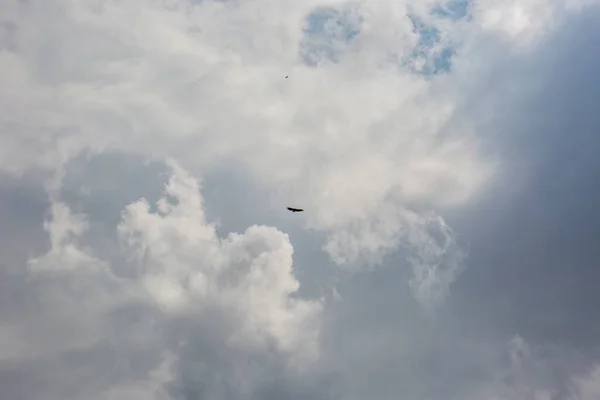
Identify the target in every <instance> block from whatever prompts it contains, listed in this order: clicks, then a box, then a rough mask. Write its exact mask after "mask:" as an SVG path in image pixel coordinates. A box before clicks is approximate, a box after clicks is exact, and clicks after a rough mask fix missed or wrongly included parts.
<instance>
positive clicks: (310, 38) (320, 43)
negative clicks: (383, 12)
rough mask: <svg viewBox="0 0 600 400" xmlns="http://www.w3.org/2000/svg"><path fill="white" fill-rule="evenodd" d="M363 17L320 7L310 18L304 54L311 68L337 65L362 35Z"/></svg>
mask: <svg viewBox="0 0 600 400" xmlns="http://www.w3.org/2000/svg"><path fill="white" fill-rule="evenodd" d="M361 22H362V21H361V18H360V17H359V16H357V15H356V14H354V13H353V12H352V10H336V9H333V8H320V9H317V10H315V11H313V12H312V13H310V14H309V15H308V16H307V18H306V28H305V29H304V39H303V40H302V43H301V46H300V51H301V53H302V58H303V59H304V61H305V62H306V63H307V64H309V65H317V64H319V63H320V62H321V61H333V62H337V61H338V60H339V56H340V55H341V53H342V52H343V51H344V50H345V49H346V47H347V46H348V44H349V43H350V42H351V41H352V40H353V39H354V38H355V37H356V36H357V35H358V34H359V33H360V24H361Z"/></svg>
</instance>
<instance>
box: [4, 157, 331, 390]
mask: <svg viewBox="0 0 600 400" xmlns="http://www.w3.org/2000/svg"><path fill="white" fill-rule="evenodd" d="M172 168H173V175H172V176H171V178H170V180H169V182H168V184H167V185H166V186H165V197H163V198H161V199H160V200H159V201H158V203H157V205H156V211H151V210H150V205H149V204H148V202H147V201H146V200H144V199H142V200H139V201H137V202H135V203H132V204H130V205H129V206H127V207H126V209H125V210H124V211H123V216H122V220H121V223H120V224H119V225H118V232H119V235H120V237H121V240H122V243H123V245H124V246H125V249H126V251H127V254H128V255H130V256H131V258H130V262H131V263H135V264H136V265H137V267H138V268H137V274H135V276H133V277H130V278H122V277H119V276H118V275H116V274H115V273H114V270H115V269H119V268H122V267H124V266H119V265H110V264H109V262H107V261H106V260H103V259H101V258H97V257H95V256H94V255H92V252H93V249H92V248H88V244H85V243H83V242H82V235H83V233H84V232H85V231H86V230H87V229H88V228H89V223H88V222H87V221H86V218H85V216H84V215H81V214H77V213H74V212H73V211H72V210H70V208H69V207H68V206H67V205H65V204H64V203H61V202H53V204H52V206H51V209H50V212H49V215H48V217H47V220H46V223H45V224H44V228H45V230H46V231H47V233H48V236H49V238H50V249H49V250H48V252H47V253H45V254H44V255H42V256H41V257H37V258H35V259H33V260H31V263H30V268H29V272H28V276H29V277H28V278H27V279H28V280H29V281H30V282H31V285H33V286H32V288H31V289H32V291H31V293H30V295H33V296H35V298H36V300H37V301H38V302H40V305H39V307H38V308H37V310H36V312H35V313H34V314H33V315H25V316H24V317H25V318H26V320H24V321H23V320H21V321H20V322H19V323H18V324H15V325H14V326H11V324H5V325H4V327H3V328H4V329H3V333H4V335H3V336H4V338H5V340H4V343H5V344H6V350H5V351H8V352H9V353H8V354H4V356H3V360H4V361H3V365H4V366H5V367H6V369H7V370H10V371H13V373H17V374H20V375H21V374H22V376H24V377H25V379H28V380H36V381H37V380H39V381H41V382H46V383H43V384H42V385H41V386H40V387H34V388H31V389H26V390H24V393H27V395H28V396H30V397H28V398H36V397H37V396H38V395H40V393H42V392H46V395H45V397H46V398H60V393H62V392H63V391H64V393H67V396H70V397H69V398H81V397H82V396H83V397H89V398H107V396H108V398H117V397H118V396H122V395H125V394H127V395H131V396H138V397H134V398H157V399H158V398H171V397H161V396H167V394H166V393H170V395H169V396H175V398H177V396H179V395H178V394H177V393H183V392H185V391H189V390H200V391H202V393H206V396H207V397H206V398H220V397H219V396H222V395H224V394H223V393H231V395H234V396H253V395H255V392H257V391H259V390H264V388H261V385H262V386H268V385H269V381H270V380H271V379H272V376H273V375H275V374H278V373H282V371H285V369H286V368H289V369H290V370H293V371H297V373H298V374H301V373H302V371H304V370H305V369H306V367H307V366H308V365H310V363H311V362H314V360H315V359H316V358H317V357H318V355H319V351H318V343H317V339H318V322H319V313H320V309H321V304H320V303H319V302H318V301H308V300H302V299H299V298H294V297H293V294H294V292H296V291H297V289H298V281H297V280H296V279H295V277H294V275H293V271H292V262H293V261H292V253H293V248H292V245H291V244H290V242H289V238H288V237H287V235H285V234H284V233H282V232H280V231H278V230H277V229H275V228H268V227H264V226H263V227H261V226H253V227H250V228H248V230H247V231H246V232H244V233H240V234H237V233H232V234H230V235H229V236H228V237H227V238H219V237H218V235H217V234H216V232H215V229H214V226H213V225H212V224H211V223H210V222H209V221H207V219H206V217H205V214H204V211H203V200H202V197H201V194H200V192H199V190H200V188H199V184H198V182H197V181H196V180H195V179H194V178H192V177H191V176H190V175H189V174H188V173H187V172H186V171H184V170H183V169H181V168H180V167H179V166H177V165H176V164H172ZM92 245H93V243H92ZM41 327H44V328H43V329H40V328H41ZM27 343H30V346H28V345H27ZM31 345H34V347H32V346H31ZM197 346H198V347H205V348H207V349H209V348H210V352H211V353H210V354H212V355H210V356H208V355H207V354H203V356H202V357H201V358H200V359H197V358H195V357H192V358H190V356H189V354H192V355H193V354H194V351H198V349H194V347H197ZM206 346H208V347H206ZM27 347H29V348H28V349H27V350H25V349H26V348H27ZM73 357H75V358H73ZM206 357H209V358H208V359H207V358H206ZM136 359H139V362H140V363H142V364H140V365H136V364H135V363H136ZM37 360H43V362H42V363H41V364H37ZM265 361H266V363H264V362H265ZM53 363H54V364H56V365H57V369H56V371H58V373H59V375H55V374H53V373H52V371H53V369H52V368H51V369H48V368H47V367H48V366H50V365H52V364H53ZM122 363H123V364H122ZM132 363H133V364H132ZM256 363H260V365H258V366H256V367H254V366H253V365H255V364H256ZM307 363H308V364H307ZM111 364H112V365H113V366H112V367H111V366H110V365H111ZM219 365H221V366H219ZM44 366H45V367H44ZM113 368H116V370H115V373H117V374H120V375H121V378H119V379H117V381H115V382H110V379H112V378H111V376H112V374H113V373H112V372H110V371H111V370H112V369H113ZM178 368H179V369H182V372H180V373H179V374H177V375H176V377H177V378H175V377H174V376H175V375H173V371H174V370H177V369H178ZM192 369H194V370H197V371H199V373H201V376H190V377H186V376H187V375H188V374H190V373H191V370H192ZM202 370H205V372H201V371H202ZM77 371H79V372H77ZM69 374H74V376H73V377H72V378H68V379H67V376H68V375H69ZM222 374H225V377H224V376H222ZM75 377H77V378H75ZM224 378H226V379H225V380H224V381H223V379H224ZM181 379H183V381H181ZM197 379H201V382H200V383H198V385H201V386H202V387H199V386H195V385H194V382H195V381H196V380H197ZM53 381H54V383H53ZM219 393H221V394H219ZM23 395H24V394H23ZM110 396H113V397H110ZM115 396H116V397H115ZM148 396H149V397H148Z"/></svg>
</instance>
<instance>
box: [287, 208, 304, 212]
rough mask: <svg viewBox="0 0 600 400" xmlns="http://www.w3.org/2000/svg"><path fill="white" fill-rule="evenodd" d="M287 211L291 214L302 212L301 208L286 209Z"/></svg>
mask: <svg viewBox="0 0 600 400" xmlns="http://www.w3.org/2000/svg"><path fill="white" fill-rule="evenodd" d="M287 209H288V210H290V211H291V212H302V211H304V210H303V209H302V208H294V207H288V208H287Z"/></svg>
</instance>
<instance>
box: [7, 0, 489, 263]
mask: <svg viewBox="0 0 600 400" xmlns="http://www.w3.org/2000/svg"><path fill="white" fill-rule="evenodd" d="M434 4H435V2H430V3H427V5H428V6H433V5H434ZM414 6H415V5H414V4H411V3H402V2H401V3H397V4H396V3H395V2H394V3H392V2H377V7H375V6H374V3H370V2H365V3H356V4H352V5H351V6H348V3H343V2H329V3H327V2H301V3H297V4H296V3H289V4H288V3H285V4H283V3H282V4H280V3H278V2H275V3H272V2H260V1H252V2H239V3H238V2H214V1H203V2H196V3H189V2H188V1H174V2H171V3H169V5H163V4H160V3H156V2H148V1H137V2H135V1H134V2H128V3H127V4H123V3H118V2H105V3H102V5H93V4H90V3H87V2H80V1H63V2H58V3H53V5H49V4H46V3H44V2H39V1H38V2H36V1H33V2H27V3H21V4H19V5H13V7H12V9H13V13H12V21H11V22H13V23H14V24H15V25H17V26H18V27H19V28H18V30H17V34H16V37H17V39H15V40H16V41H17V45H16V48H17V50H16V51H15V52H3V57H4V60H5V61H4V62H3V63H2V65H3V66H4V69H5V71H4V73H3V76H4V77H5V80H6V82H5V83H6V86H5V87H6V88H7V91H6V92H5V93H6V96H7V97H5V99H6V101H5V103H6V106H7V107H6V113H5V114H4V115H5V116H4V126H5V129H6V130H7V131H8V132H11V133H9V135H8V137H7V141H6V143H7V146H5V147H4V152H5V155H6V156H5V157H3V158H2V159H3V160H4V162H3V164H2V165H3V168H4V169H9V170H12V171H21V170H23V169H24V168H28V167H29V166H33V165H40V164H41V165H47V166H52V165H57V164H58V163H60V162H63V161H64V159H65V157H68V156H69V154H70V155H73V154H76V152H77V151H78V149H84V148H92V149H96V150H100V149H102V148H104V147H106V146H108V147H110V148H113V149H117V150H119V151H130V152H139V153H142V154H151V155H156V156H159V157H165V156H166V157H173V158H175V159H177V160H178V161H179V162H181V163H183V164H184V165H186V166H189V167H190V168H195V167H202V168H205V169H206V168H211V167H214V166H215V165H217V164H218V163H222V162H227V160H236V161H238V162H240V163H241V164H242V165H243V166H244V167H245V168H247V170H248V172H250V173H251V174H252V176H253V177H254V178H255V179H257V180H258V181H262V182H265V183H266V184H267V185H268V187H269V188H270V189H269V190H270V191H271V192H272V198H273V199H274V200H273V202H274V203H275V202H277V204H278V206H279V207H281V206H283V205H284V204H286V203H290V202H294V203H297V204H300V205H301V206H303V207H305V208H306V209H307V210H309V212H307V213H306V216H307V225H308V226H309V227H310V228H313V229H317V230H320V231H324V232H326V233H328V234H330V235H331V236H330V237H331V243H330V244H329V245H328V246H327V248H332V247H335V248H336V249H338V250H339V251H338V253H339V252H343V253H348V254H356V255H361V258H363V257H362V255H363V254H364V259H365V260H369V259H380V258H381V257H382V256H384V255H385V254H386V253H388V252H389V251H390V249H391V248H393V247H395V246H396V245H397V242H396V241H394V240H393V237H395V236H397V235H398V234H399V231H400V230H402V229H408V228H409V227H403V226H400V224H401V221H402V219H401V218H400V219H398V218H396V220H395V222H396V226H392V225H393V224H392V223H383V224H381V223H378V222H377V221H381V220H384V219H386V218H388V216H389V215H403V214H406V213H407V212H408V211H407V210H406V208H405V206H404V205H405V204H407V203H410V202H418V201H429V202H434V203H437V204H449V203H452V202H457V201H461V200H462V199H464V198H466V197H468V195H469V193H471V192H472V190H473V189H475V188H476V187H477V185H478V184H479V183H480V182H482V181H483V180H484V179H485V178H486V176H487V175H488V174H489V169H488V167H487V166H486V165H484V164H482V162H481V160H479V159H478V156H477V154H476V150H475V147H474V146H473V142H471V141H470V139H469V138H468V137H467V136H468V133H467V132H461V133H460V134H452V135H449V134H448V133H445V134H444V135H445V137H444V139H443V140H442V137H441V135H442V134H443V129H444V125H445V124H446V123H447V121H448V119H449V118H450V117H451V115H452V111H453V107H452V105H451V103H449V99H445V98H442V97H439V96H436V95H434V94H433V93H432V91H431V90H430V86H431V83H429V82H427V81H426V80H425V79H424V78H420V77H418V76H417V75H415V74H413V73H412V72H411V70H410V69H402V68H401V65H402V63H406V62H410V57H412V55H411V51H412V49H413V47H414V46H415V45H416V42H417V39H418V37H417V36H418V35H416V34H415V33H413V31H412V29H413V28H412V25H411V23H410V20H409V19H408V17H407V12H408V11H407V10H409V9H410V10H412V11H411V12H413V13H421V14H424V13H426V11H427V7H426V6H424V5H419V6H417V7H414ZM321 7H332V8H334V9H347V8H348V7H351V9H352V10H353V11H352V12H353V15H354V17H353V18H354V20H359V21H360V24H359V29H360V30H361V34H360V35H359V36H358V37H357V39H356V40H355V41H352V43H350V44H349V47H348V49H347V51H346V52H345V53H344V55H343V56H342V58H341V59H340V62H338V63H326V64H324V65H322V66H320V67H319V68H313V67H311V66H309V65H305V64H303V61H302V57H301V56H300V48H301V46H302V41H303V40H304V39H303V37H304V36H303V35H305V33H303V28H305V27H306V24H307V22H306V21H307V20H306V19H307V18H308V16H309V14H310V13H311V12H318V10H319V9H320V8H321ZM8 15H9V16H10V15H11V14H8ZM390 29H392V30H393V32H390V31H389V30H390ZM247 32H252V33H251V34H247ZM323 40H325V41H327V40H328V39H323ZM390 55H391V58H390ZM40 57H41V58H40ZM286 75H289V76H290V78H289V79H284V76H286ZM8 76H10V77H11V78H10V82H9V81H8V78H7V77H8ZM15 82H18V83H15ZM8 98H10V99H11V100H10V101H8ZM32 113H35V118H32V117H29V116H28V115H33V114H32ZM42 132H44V133H42ZM17 149H18V150H17ZM382 210H387V211H382ZM349 226H355V227H364V229H363V228H359V229H358V230H357V229H353V230H349V229H348V227H349ZM353 231H354V233H353ZM340 236H349V239H348V240H342V241H340V240H339V239H337V238H339V237H340ZM345 243H348V244H350V243H351V246H352V247H348V246H346V245H345ZM340 246H341V247H340ZM332 255H333V256H334V257H336V258H337V259H340V258H339V257H338V254H337V253H336V254H332ZM350 258H352V257H350Z"/></svg>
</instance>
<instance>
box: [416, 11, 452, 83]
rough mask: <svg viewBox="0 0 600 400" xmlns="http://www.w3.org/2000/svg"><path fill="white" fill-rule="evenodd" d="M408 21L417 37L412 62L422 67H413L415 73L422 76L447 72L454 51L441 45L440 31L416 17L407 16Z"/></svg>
mask: <svg viewBox="0 0 600 400" xmlns="http://www.w3.org/2000/svg"><path fill="white" fill-rule="evenodd" d="M409 19H410V21H411V22H412V24H413V29H414V31H415V32H416V33H417V34H418V35H419V42H418V43H417V45H416V46H415V49H414V50H413V53H412V60H413V61H414V63H415V64H421V63H422V65H421V66H418V67H415V71H416V72H418V73H421V74H423V75H436V74H440V73H446V72H449V71H450V70H451V68H452V57H453V55H454V49H453V48H452V47H451V46H450V45H447V46H445V45H443V44H442V43H441V35H440V31H439V30H438V29H437V28H436V27H435V26H433V25H428V24H425V23H424V22H422V21H421V20H420V19H419V18H418V17H416V16H409ZM419 61H421V62H420V63H419Z"/></svg>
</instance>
